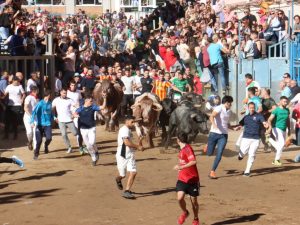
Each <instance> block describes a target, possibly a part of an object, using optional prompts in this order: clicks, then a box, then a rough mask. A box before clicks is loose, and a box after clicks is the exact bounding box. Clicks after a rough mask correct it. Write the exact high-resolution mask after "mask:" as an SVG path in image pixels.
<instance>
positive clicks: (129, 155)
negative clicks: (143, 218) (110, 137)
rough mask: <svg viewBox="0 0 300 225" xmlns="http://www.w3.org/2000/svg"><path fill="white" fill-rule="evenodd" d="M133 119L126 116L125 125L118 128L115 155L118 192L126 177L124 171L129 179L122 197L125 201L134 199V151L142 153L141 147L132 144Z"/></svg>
mask: <svg viewBox="0 0 300 225" xmlns="http://www.w3.org/2000/svg"><path fill="white" fill-rule="evenodd" d="M134 120H135V117H133V116H130V115H128V116H126V117H125V125H124V126H123V127H121V128H120V130H119V134H118V148H117V154H116V160H117V167H118V171H119V176H117V177H116V183H117V186H118V188H119V189H120V190H123V185H122V179H123V178H125V176H126V171H127V172H129V178H128V180H127V185H126V189H125V191H124V192H123V195H122V196H123V197H124V198H127V199H134V198H135V197H134V195H133V194H132V192H131V190H130V189H131V187H132V185H133V182H134V179H135V176H136V164H135V156H134V150H133V149H138V150H141V151H143V147H142V146H140V145H137V144H134V143H133V142H132V133H131V129H132V128H134V122H135V121H134Z"/></svg>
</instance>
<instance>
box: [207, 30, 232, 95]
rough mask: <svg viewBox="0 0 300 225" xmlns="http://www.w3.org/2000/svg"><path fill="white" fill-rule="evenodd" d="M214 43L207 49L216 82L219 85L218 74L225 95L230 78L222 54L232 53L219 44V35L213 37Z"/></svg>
mask: <svg viewBox="0 0 300 225" xmlns="http://www.w3.org/2000/svg"><path fill="white" fill-rule="evenodd" d="M212 40H213V42H212V43H211V44H210V45H209V47H208V48H207V52H208V55H209V59H210V66H211V71H212V73H213V75H214V78H215V80H216V82H217V83H218V78H217V76H216V75H217V74H219V76H220V78H221V83H222V92H223V93H225V92H226V90H227V87H228V86H229V83H228V78H227V77H225V66H224V61H223V58H222V55H221V53H222V52H224V53H225V54H229V53H230V51H229V50H228V49H227V48H226V47H224V46H223V45H221V44H220V43H219V38H218V35H216V34H215V35H213V37H212Z"/></svg>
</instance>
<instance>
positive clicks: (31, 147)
mask: <svg viewBox="0 0 300 225" xmlns="http://www.w3.org/2000/svg"><path fill="white" fill-rule="evenodd" d="M27 146H28V149H29V150H30V151H32V150H33V146H32V141H29V142H28V144H27Z"/></svg>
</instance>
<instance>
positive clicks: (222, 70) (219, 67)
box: [211, 62, 228, 90]
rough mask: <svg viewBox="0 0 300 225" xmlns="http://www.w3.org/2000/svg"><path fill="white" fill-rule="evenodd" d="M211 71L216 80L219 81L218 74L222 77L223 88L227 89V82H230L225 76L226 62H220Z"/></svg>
mask: <svg viewBox="0 0 300 225" xmlns="http://www.w3.org/2000/svg"><path fill="white" fill-rule="evenodd" d="M211 72H212V73H213V75H214V77H215V79H216V82H217V83H218V77H217V74H218V75H219V76H220V77H221V84H222V90H226V84H227V83H228V82H227V81H226V78H225V67H224V63H223V62H221V63H218V64H217V65H216V66H214V68H212V70H211Z"/></svg>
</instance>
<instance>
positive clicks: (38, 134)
mask: <svg viewBox="0 0 300 225" xmlns="http://www.w3.org/2000/svg"><path fill="white" fill-rule="evenodd" d="M43 135H45V137H46V141H45V152H48V145H49V144H50V142H51V141H52V127H51V126H40V125H37V126H36V128H35V138H36V146H35V149H34V155H35V156H38V155H39V154H40V148H41V144H42V140H43Z"/></svg>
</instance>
